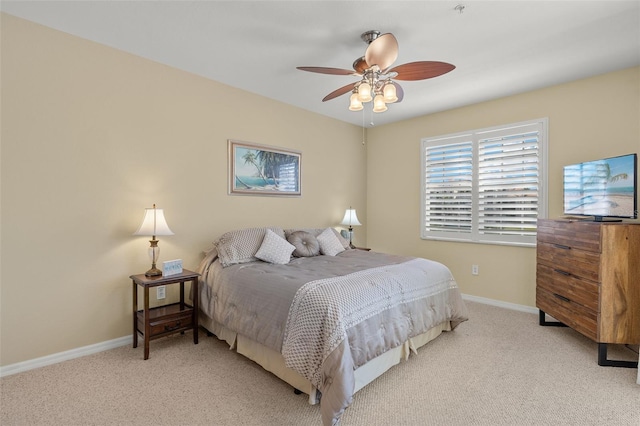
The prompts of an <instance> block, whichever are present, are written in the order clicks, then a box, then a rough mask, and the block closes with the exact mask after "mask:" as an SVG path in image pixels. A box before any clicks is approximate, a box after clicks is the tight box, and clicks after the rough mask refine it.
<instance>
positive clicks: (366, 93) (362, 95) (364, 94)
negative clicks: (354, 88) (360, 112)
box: [358, 83, 373, 102]
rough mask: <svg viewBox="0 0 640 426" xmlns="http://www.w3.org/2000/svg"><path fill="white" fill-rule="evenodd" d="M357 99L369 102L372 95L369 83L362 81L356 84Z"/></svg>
mask: <svg viewBox="0 0 640 426" xmlns="http://www.w3.org/2000/svg"><path fill="white" fill-rule="evenodd" d="M358 99H359V100H360V102H370V101H371V99H373V97H372V96H371V85H370V84H369V83H362V84H361V85H360V86H358Z"/></svg>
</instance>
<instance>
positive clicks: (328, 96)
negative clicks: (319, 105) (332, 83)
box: [322, 82, 357, 102]
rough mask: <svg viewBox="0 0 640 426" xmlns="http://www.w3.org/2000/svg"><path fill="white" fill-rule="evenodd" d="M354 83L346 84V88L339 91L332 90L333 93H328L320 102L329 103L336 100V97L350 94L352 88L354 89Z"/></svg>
mask: <svg viewBox="0 0 640 426" xmlns="http://www.w3.org/2000/svg"><path fill="white" fill-rule="evenodd" d="M356 83H357V82H353V83H351V84H347V85H346V86H343V87H341V88H339V89H336V90H334V91H333V92H331V93H329V94H328V95H327V96H325V97H324V98H322V102H327V101H330V100H331V99H333V98H337V97H338V96H341V95H344V94H345V93H348V92H351V91H352V90H353V88H354V87H356Z"/></svg>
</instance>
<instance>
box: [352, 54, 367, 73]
mask: <svg viewBox="0 0 640 426" xmlns="http://www.w3.org/2000/svg"><path fill="white" fill-rule="evenodd" d="M367 68H369V64H367V61H365V60H364V56H363V57H361V58H358V59H356V60H355V61H354V62H353V69H354V70H356V72H357V73H358V75H362V74H364V72H365V70H366V69H367Z"/></svg>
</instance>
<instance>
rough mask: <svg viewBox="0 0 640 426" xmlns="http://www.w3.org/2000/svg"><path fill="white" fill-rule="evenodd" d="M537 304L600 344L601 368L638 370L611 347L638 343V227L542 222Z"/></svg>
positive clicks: (542, 314) (555, 323)
mask: <svg viewBox="0 0 640 426" xmlns="http://www.w3.org/2000/svg"><path fill="white" fill-rule="evenodd" d="M536 306H537V307H538V309H539V310H540V325H566V326H569V327H571V328H573V329H574V330H576V331H578V332H580V333H582V334H583V335H585V336H586V337H588V338H590V339H591V340H593V341H595V342H597V343H598V344H599V345H598V364H600V365H608V366H617V367H637V366H638V363H637V362H629V361H613V360H609V359H607V344H608V343H614V344H632V345H636V344H640V223H623V222H587V221H576V220H550V219H539V220H538V243H537V265H536ZM545 313H547V314H549V315H551V316H552V317H553V318H555V319H556V320H558V321H560V323H557V322H547V321H546V319H545V318H546V317H545Z"/></svg>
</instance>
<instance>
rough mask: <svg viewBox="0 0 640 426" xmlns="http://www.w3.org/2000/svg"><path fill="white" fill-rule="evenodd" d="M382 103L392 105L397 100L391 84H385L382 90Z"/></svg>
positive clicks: (394, 88)
mask: <svg viewBox="0 0 640 426" xmlns="http://www.w3.org/2000/svg"><path fill="white" fill-rule="evenodd" d="M382 92H383V97H384V102H385V103H387V104H392V103H394V102H396V101H397V100H398V96H397V94H396V86H394V85H393V83H390V82H389V83H386V84H385V85H384V88H383V89H382Z"/></svg>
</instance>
